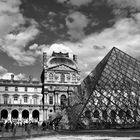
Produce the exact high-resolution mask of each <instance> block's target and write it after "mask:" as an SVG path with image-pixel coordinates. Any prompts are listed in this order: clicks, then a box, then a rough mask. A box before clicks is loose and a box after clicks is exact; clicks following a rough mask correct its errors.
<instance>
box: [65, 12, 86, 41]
mask: <svg viewBox="0 0 140 140" xmlns="http://www.w3.org/2000/svg"><path fill="white" fill-rule="evenodd" d="M88 23H89V20H88V18H87V17H86V16H85V15H83V14H82V13H80V12H73V13H71V14H69V15H68V16H67V17H66V25H67V27H68V29H69V30H68V34H69V35H71V38H72V39H81V38H82V37H84V28H85V27H86V26H87V25H88Z"/></svg>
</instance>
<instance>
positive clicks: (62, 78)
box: [61, 73, 65, 83]
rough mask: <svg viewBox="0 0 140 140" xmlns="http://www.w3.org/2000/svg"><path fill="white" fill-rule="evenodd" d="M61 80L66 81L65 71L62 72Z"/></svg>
mask: <svg viewBox="0 0 140 140" xmlns="http://www.w3.org/2000/svg"><path fill="white" fill-rule="evenodd" d="M61 82H62V83H64V82H65V75H64V73H62V74H61Z"/></svg>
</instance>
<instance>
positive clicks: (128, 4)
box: [108, 0, 140, 9]
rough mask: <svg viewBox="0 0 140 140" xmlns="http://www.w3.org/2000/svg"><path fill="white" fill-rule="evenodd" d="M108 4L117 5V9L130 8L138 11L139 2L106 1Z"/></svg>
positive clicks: (139, 7) (128, 0)
mask: <svg viewBox="0 0 140 140" xmlns="http://www.w3.org/2000/svg"><path fill="white" fill-rule="evenodd" d="M108 2H109V4H112V5H114V4H115V5H117V6H118V7H119V8H126V7H131V8H135V9H140V0H108Z"/></svg>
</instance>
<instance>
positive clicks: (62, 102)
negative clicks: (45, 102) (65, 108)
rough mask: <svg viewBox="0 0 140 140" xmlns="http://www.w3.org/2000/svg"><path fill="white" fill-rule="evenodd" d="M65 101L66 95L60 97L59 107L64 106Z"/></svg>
mask: <svg viewBox="0 0 140 140" xmlns="http://www.w3.org/2000/svg"><path fill="white" fill-rule="evenodd" d="M65 101H66V95H61V99H60V103H61V105H64V102H65Z"/></svg>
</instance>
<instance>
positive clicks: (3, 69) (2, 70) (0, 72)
mask: <svg viewBox="0 0 140 140" xmlns="http://www.w3.org/2000/svg"><path fill="white" fill-rule="evenodd" d="M7 72H8V70H7V69H5V68H4V67H3V66H0V76H2V75H4V74H6V73H7Z"/></svg>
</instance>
